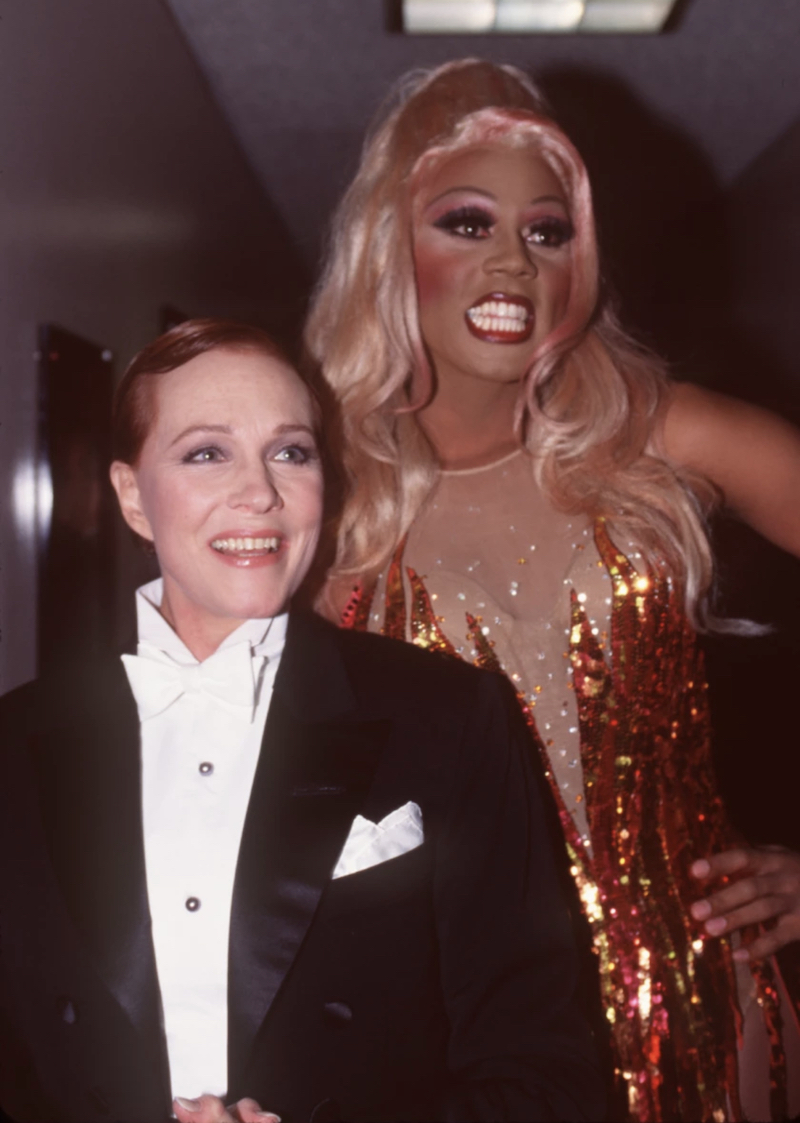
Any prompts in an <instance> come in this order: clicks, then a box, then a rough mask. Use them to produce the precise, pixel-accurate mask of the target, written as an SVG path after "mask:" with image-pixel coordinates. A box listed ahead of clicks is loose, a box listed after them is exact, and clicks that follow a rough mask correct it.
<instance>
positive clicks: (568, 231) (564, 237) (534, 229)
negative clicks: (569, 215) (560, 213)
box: [524, 215, 574, 249]
mask: <svg viewBox="0 0 800 1123" xmlns="http://www.w3.org/2000/svg"><path fill="white" fill-rule="evenodd" d="M573 234H574V230H573V229H572V223H571V222H570V221H569V220H568V219H566V218H556V217H555V215H548V216H547V218H539V219H537V220H536V221H535V222H532V223H531V224H530V226H529V227H528V228H527V230H526V231H525V233H524V237H525V241H526V242H527V243H528V244H529V245H534V246H544V247H545V249H558V248H559V247H561V246H563V245H566V243H567V242H569V241H570V240H571V239H572V236H573Z"/></svg>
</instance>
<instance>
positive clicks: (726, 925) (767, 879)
mask: <svg viewBox="0 0 800 1123" xmlns="http://www.w3.org/2000/svg"><path fill="white" fill-rule="evenodd" d="M691 874H692V876H693V877H695V878H696V879H697V880H698V881H700V882H703V883H706V884H707V885H708V887H709V888H712V887H713V882H714V881H715V880H716V879H718V878H722V877H728V878H730V879H731V880H730V884H728V885H725V886H724V887H723V888H721V889H718V890H716V891H714V892H710V893H708V895H707V896H706V897H704V898H703V899H702V900H699V901H695V903H694V904H693V905H692V908H691V913H692V916H693V917H694V919H695V920H699V921H701V922H703V926H704V928H705V930H706V932H707V933H708V935H709V936H723V935H727V934H728V933H729V932H735V931H736V930H737V929H739V928H743V927H745V926H747V925H750V924H758V923H763V922H764V921H775V924H774V926H771V927H770V928H769V929H768V930H767V931H766V932H762V933H761V934H760V935H759V936H757V937H756V939H755V940H753V942H752V943H751V944H749V945H748V946H747V947H744V946H742V947H740V948H737V950H736V951H735V952H734V953H733V957H734V959H737V960H739V961H740V962H742V961H749V960H756V959H763V958H765V957H766V956H768V955H773V954H774V953H775V952H776V951H779V950H780V948H782V947H785V946H786V944H789V943H791V942H792V940H797V939H800V854H798V853H796V852H795V851H794V850H788V849H787V848H786V847H784V846H758V847H750V848H744V847H742V848H739V849H736V850H724V851H722V852H721V853H719V854H714V855H712V856H711V857H710V858H700V859H698V860H697V861H696V862H694V863H693V864H692V867H691Z"/></svg>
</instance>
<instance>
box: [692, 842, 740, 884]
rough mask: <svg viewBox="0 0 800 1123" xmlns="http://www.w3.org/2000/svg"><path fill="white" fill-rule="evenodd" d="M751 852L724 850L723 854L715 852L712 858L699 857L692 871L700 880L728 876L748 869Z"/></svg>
mask: <svg viewBox="0 0 800 1123" xmlns="http://www.w3.org/2000/svg"><path fill="white" fill-rule="evenodd" d="M751 853H753V852H752V851H749V850H724V851H723V852H722V853H721V854H713V855H712V856H711V857H710V858H699V859H698V860H697V861H696V862H693V863H692V867H691V871H690V872H691V874H692V877H696V878H697V879H698V881H708V880H710V879H711V878H713V877H726V876H728V875H729V874H732V873H738V872H739V871H740V870H743V869H746V868H747V865H748V861H749V858H750V854H751Z"/></svg>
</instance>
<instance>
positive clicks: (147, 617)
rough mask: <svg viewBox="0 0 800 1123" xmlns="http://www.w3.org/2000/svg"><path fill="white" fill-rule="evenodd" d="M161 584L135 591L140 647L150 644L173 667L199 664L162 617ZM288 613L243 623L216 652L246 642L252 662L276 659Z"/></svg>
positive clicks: (152, 582) (282, 642) (154, 582)
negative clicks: (171, 660) (167, 658)
mask: <svg viewBox="0 0 800 1123" xmlns="http://www.w3.org/2000/svg"><path fill="white" fill-rule="evenodd" d="M163 595H164V583H163V581H162V579H161V578H160V577H158V578H156V580H155V581H151V582H150V583H149V584H148V585H142V586H141V587H140V588H139V589H137V590H136V622H137V626H138V632H139V643H150V644H152V645H153V647H157V648H158V649H159V651H163V652H164V654H165V655H169V656H170V657H171V658H172V659H174V660H175V662H176V663H182V664H184V665H187V664H188V665H190V666H191V665H194V664H196V663H197V662H198V660H197V659H195V657H194V655H192V653H191V651H190V650H189V648H188V647H187V646H186V644H185V643H184V642H183V640H182V639H181V638H180V636H179V635H178V633H177V632H176V631H175V629H174V628H173V627H172V626H171V625H170V624H168V623H167V621H166V620H165V619H164V617H163V616H162V615H161V611H160V608H161V599H162V597H163ZM288 621H289V614H288V612H283V613H281V615H280V616H272V617H269V618H267V619H261V620H245V622H244V623H243V624H240V625H239V627H238V628H237V629H236V630H235V631H233V632H231V634H230V635H229V636H228V637H227V638H226V639H224V640H223V641H222V643H221V644H220V645H219V647H218V648H217V650H218V651H222V650H224V649H225V648H228V647H235V646H236V644H238V643H242V642H243V641H245V640H246V641H247V642H248V643H249V644H250V651H251V654H252V656H253V659H254V660H259V661H260V660H262V659H264V658H266V659H267V660H269V661H272V660H273V659H278V658H279V657H280V655H281V653H282V652H283V647H284V644H285V643H286V628H287V624H288Z"/></svg>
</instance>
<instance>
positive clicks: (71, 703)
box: [0, 615, 601, 1123]
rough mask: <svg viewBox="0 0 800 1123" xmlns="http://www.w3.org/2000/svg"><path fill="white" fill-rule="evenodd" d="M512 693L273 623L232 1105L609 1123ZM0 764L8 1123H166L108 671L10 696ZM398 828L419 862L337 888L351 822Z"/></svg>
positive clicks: (113, 675)
mask: <svg viewBox="0 0 800 1123" xmlns="http://www.w3.org/2000/svg"><path fill="white" fill-rule="evenodd" d="M507 686H508V684H507V683H505V681H504V680H502V679H501V678H500V677H499V676H494V675H490V674H488V673H485V672H480V671H476V670H474V669H472V668H470V667H468V666H466V665H464V664H461V663H459V662H457V661H455V660H447V659H444V658H442V657H437V656H433V655H429V654H427V653H425V652H421V651H419V650H418V649H416V648H413V647H412V646H410V645H407V644H401V643H395V642H393V641H391V640H386V639H383V638H381V637H376V636H370V635H362V634H355V633H349V632H341V631H338V630H337V629H335V628H332V627H331V626H329V625H328V624H326V623H324V622H323V621H321V620H319V619H318V618H316V617H313V616H300V615H297V616H293V617H292V619H291V622H290V627H289V634H288V638H287V643H286V648H285V651H284V655H283V658H282V661H281V664H280V668H279V672H278V676H277V679H276V683H275V689H274V694H273V698H272V702H271V706H270V711H269V717H268V720H267V724H266V729H265V734H264V741H263V745H262V750H261V754H260V758H259V763H258V768H257V772H256V776H255V780H254V785H253V791H252V796H251V799H250V804H249V808H248V812H247V818H246V821H245V826H244V832H243V836H242V842H241V849H240V853H239V860H238V866H237V871H236V879H235V885H234V893H233V905H232V913H231V926H230V968H229V994H228V1006H229V1079H230V1087H229V1089H228V1101H233V1100H236V1099H238V1098H240V1097H242V1096H245V1095H247V1096H253V1097H255V1098H256V1099H257V1100H259V1102H260V1103H261V1104H262V1106H263V1107H265V1108H268V1109H270V1110H272V1111H276V1112H277V1113H278V1114H279V1115H281V1116H282V1118H283V1120H284V1121H285V1123H300V1121H305V1120H313V1121H316V1123H321V1121H323V1120H326V1119H343V1120H422V1119H425V1120H437V1119H441V1120H445V1119H447V1120H473V1119H475V1120H478V1119H512V1120H524V1119H550V1118H565V1119H567V1118H568V1119H578V1118H588V1119H596V1118H599V1117H600V1114H601V1099H600V1097H601V1093H600V1092H599V1090H598V1076H597V1072H596V1068H595V1061H594V1053H593V1049H592V1044H591V1041H590V1039H589V1034H588V1031H587V1029H586V1027H585V1025H584V1023H583V1021H582V1019H581V1018H580V1016H578V1015H577V1014H576V1012H575V1009H574V1006H573V1003H572V998H571V995H572V991H573V985H574V976H575V958H574V950H573V946H572V939H571V935H570V925H569V921H568V917H567V914H566V911H565V907H564V904H563V902H562V899H561V896H560V893H559V889H558V886H557V877H556V872H555V868H554V861H553V857H552V854H551V848H550V846H549V843H548V838H547V832H546V830H545V827H544V821H543V811H542V803H541V796H540V793H539V791H538V781H537V780H536V778H535V776H534V774H533V772H532V770H531V764H530V762H529V761H528V760H527V759H526V754H527V753H529V751H530V750H529V748H528V747H527V745H526V741H527V738H526V731H525V729H524V725H523V722H522V720H521V716H520V715H519V713H518V710H517V707H516V706H515V705H514V703H513V700H511V697H510V696H511V691H510V689H507ZM0 754H1V757H0V759H1V760H2V791H1V792H0V940H1V943H0V1105H1V1106H2V1108H3V1110H4V1111H5V1112H7V1113H8V1115H9V1116H10V1117H11V1118H12V1119H14V1120H17V1121H19V1123H109V1121H112V1120H113V1121H120V1123H165V1121H166V1120H167V1119H168V1118H169V1116H170V1094H169V1084H168V1072H167V1063H166V1049H165V1042H164V1036H163V1031H162V1026H161V1018H160V998H159V989H158V979H157V974H156V967H155V959H154V954H153V946H152V942H151V935H150V919H149V913H148V903H147V890H146V884H145V866H144V851H143V838H142V820H141V808H140V800H141V791H140V762H139V723H138V718H137V712H136V706H135V703H134V701H133V698H132V695H131V692H130V689H129V687H128V683H127V678H126V676H125V672H124V668H123V667H122V664H121V662H120V660H119V659H118V658H114V659H109V660H108V662H107V663H106V664H104V665H103V666H101V667H95V668H93V669H91V670H89V669H78V668H73V669H72V671H70V672H69V673H68V674H65V675H63V676H61V677H60V678H59V680H58V681H55V680H54V681H51V682H39V683H34V684H29V685H28V686H25V687H22V688H21V689H19V690H17V691H14V692H13V693H12V694H10V695H7V696H6V697H5V698H4V699H3V700H2V702H1V703H0ZM409 800H414V801H415V802H416V803H418V804H419V806H420V807H421V809H422V815H423V823H424V831H425V842H424V844H423V845H422V846H420V847H418V848H417V849H415V850H412V851H410V852H408V853H407V854H404V855H402V856H401V857H398V858H394V859H392V860H390V861H388V862H384V863H381V864H379V865H377V866H374V867H372V868H371V869H367V870H364V871H361V872H359V873H356V874H353V875H350V876H346V877H342V878H337V879H336V880H332V879H331V874H332V871H333V868H334V866H335V864H336V861H337V858H338V855H339V853H340V851H341V849H342V846H343V844H344V842H345V839H346V838H347V835H348V832H349V830H350V827H351V824H352V821H353V819H354V817H355V816H356V815H357V814H359V813H360V814H362V815H365V816H366V817H367V818H369V819H372V820H373V821H376V822H377V821H379V820H380V819H381V818H383V817H384V816H385V815H387V814H388V813H389V812H390V811H392V810H394V809H395V808H397V807H399V806H401V805H403V804H405V803H406V802H407V801H409ZM193 1091H195V1090H194V1089H190V1090H187V1094H190V1093H191V1092H193Z"/></svg>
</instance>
